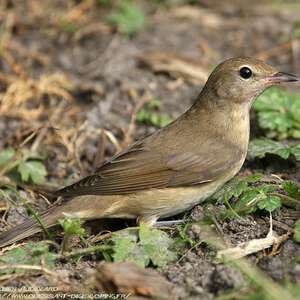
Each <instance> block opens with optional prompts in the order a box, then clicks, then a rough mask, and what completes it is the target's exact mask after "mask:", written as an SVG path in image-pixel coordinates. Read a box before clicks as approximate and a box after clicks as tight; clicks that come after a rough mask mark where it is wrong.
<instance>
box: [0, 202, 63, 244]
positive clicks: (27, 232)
mask: <svg viewBox="0 0 300 300" xmlns="http://www.w3.org/2000/svg"><path fill="white" fill-rule="evenodd" d="M62 217H63V215H62V213H61V207H59V206H55V207H53V208H50V209H49V210H47V211H46V212H44V213H42V214H41V215H40V219H41V221H42V223H43V225H44V226H45V227H46V228H48V227H51V226H53V225H55V224H56V222H57V220H58V219H59V218H62ZM41 231H43V229H42V227H41V226H40V225H39V224H38V223H37V221H36V220H34V219H30V220H27V221H25V222H24V223H22V224H19V225H17V226H15V227H13V228H11V229H9V230H7V231H5V232H3V233H1V234H0V248H1V247H5V246H8V245H10V244H12V243H15V242H18V241H20V240H22V239H24V238H27V237H29V236H31V235H33V234H35V233H38V232H41Z"/></svg>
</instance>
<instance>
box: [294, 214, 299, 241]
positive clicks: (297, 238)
mask: <svg viewBox="0 0 300 300" xmlns="http://www.w3.org/2000/svg"><path fill="white" fill-rule="evenodd" d="M293 238H294V240H295V241H296V242H297V243H300V219H299V220H298V221H297V222H296V223H295V225H294V235H293Z"/></svg>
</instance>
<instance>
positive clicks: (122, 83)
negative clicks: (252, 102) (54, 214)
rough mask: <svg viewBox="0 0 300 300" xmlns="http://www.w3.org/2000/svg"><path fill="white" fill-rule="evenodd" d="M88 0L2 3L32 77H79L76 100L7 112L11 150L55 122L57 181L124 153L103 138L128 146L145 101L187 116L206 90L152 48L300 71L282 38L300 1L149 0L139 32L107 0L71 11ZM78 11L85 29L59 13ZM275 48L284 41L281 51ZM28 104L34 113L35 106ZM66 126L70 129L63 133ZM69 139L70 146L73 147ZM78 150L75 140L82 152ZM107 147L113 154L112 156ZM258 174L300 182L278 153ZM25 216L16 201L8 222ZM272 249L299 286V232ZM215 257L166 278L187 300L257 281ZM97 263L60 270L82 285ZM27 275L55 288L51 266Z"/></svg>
mask: <svg viewBox="0 0 300 300" xmlns="http://www.w3.org/2000/svg"><path fill="white" fill-rule="evenodd" d="M254 2H255V3H254ZM80 3H81V2H80V1H71V0H68V1H64V2H62V1H53V0H51V1H50V0H49V1H48V0H45V1H29V0H28V1H23V2H19V1H13V0H11V1H3V3H1V6H0V7H2V9H3V11H2V12H1V10H0V22H2V23H3V24H6V25H5V26H9V24H8V25H7V23H8V18H9V16H13V18H12V20H13V26H12V28H11V33H10V34H11V36H10V41H14V42H16V43H17V45H21V46H22V47H23V48H25V49H27V50H26V51H27V52H26V53H30V54H31V56H30V55H26V53H25V54H24V51H22V47H18V46H17V47H16V48H10V51H11V53H12V54H13V57H14V59H15V62H14V63H15V64H16V65H21V66H22V69H23V72H24V73H25V77H28V78H33V79H38V78H39V77H40V76H41V75H45V74H53V73H55V72H60V73H62V74H64V75H65V76H66V78H69V80H70V81H71V82H72V84H73V88H72V91H71V94H72V98H73V99H72V100H66V99H61V98H59V97H53V98H51V97H44V98H45V99H44V98H43V101H42V103H40V102H39V101H40V100H41V99H38V98H35V97H33V98H32V99H31V100H30V101H29V102H28V104H27V105H29V106H32V107H35V106H36V105H40V104H41V105H42V107H43V112H42V113H41V114H40V115H39V116H38V117H37V118H34V117H33V118H29V119H25V118H23V115H22V114H17V115H14V113H15V112H14V111H12V112H10V113H9V114H7V115H6V116H3V117H1V119H0V149H2V148H4V147H6V146H8V145H10V146H15V145H20V144H21V143H22V141H23V140H24V139H25V138H26V137H28V135H29V134H30V133H32V132H33V131H35V130H37V129H38V128H40V126H50V127H52V128H50V129H47V134H46V137H47V138H45V137H44V138H43V139H42V141H41V143H40V145H39V147H38V150H39V151H41V152H44V153H46V154H47V169H48V172H49V177H48V179H49V183H51V184H53V185H56V186H63V185H65V184H67V183H70V182H73V181H74V180H75V179H77V178H79V177H81V176H84V175H86V174H88V173H90V172H91V171H93V170H95V167H96V166H95V161H96V162H97V164H98V165H99V164H100V163H101V162H102V161H103V160H104V159H105V158H108V157H110V156H111V155H113V154H114V153H115V152H116V150H118V149H116V146H114V145H113V143H110V142H108V141H107V139H106V142H103V139H102V138H101V133H100V129H106V130H107V131H109V132H110V133H111V134H112V135H113V136H114V137H115V138H116V139H117V141H119V145H121V144H122V141H123V139H124V136H126V133H127V132H128V128H129V123H130V119H131V115H132V113H133V111H134V109H135V107H136V103H137V101H138V100H139V99H141V98H145V97H150V98H158V99H160V100H161V101H162V107H161V109H160V113H168V114H169V115H170V116H171V117H172V118H176V117H177V116H179V115H180V114H181V113H182V112H184V111H185V110H186V109H187V108H188V107H189V106H190V105H191V103H192V102H193V99H194V97H196V95H197V94H198V93H199V91H200V90H201V88H202V86H203V84H204V82H203V83H202V84H201V83H200V84H199V83H198V84H195V83H192V82H191V81H189V80H185V78H182V77H180V76H176V75H173V76H169V74H166V73H165V72H158V73H155V72H153V71H152V70H151V69H150V68H148V67H146V66H145V65H143V64H142V63H141V60H140V56H141V55H146V53H149V52H151V51H153V52H160V53H166V54H170V55H176V56H180V57H183V58H186V59H191V60H195V61H197V63H199V65H200V66H201V67H202V68H203V69H204V70H206V72H207V74H208V73H209V72H210V70H211V69H212V68H213V67H214V66H215V65H216V64H217V63H218V62H220V61H222V60H224V59H226V58H229V57H233V56H244V55H249V56H258V57H261V58H263V59H264V60H266V61H267V62H270V63H271V64H273V65H276V66H277V67H278V68H279V69H281V70H283V71H288V72H297V71H298V72H299V68H300V66H299V65H297V64H295V63H294V61H293V56H292V52H291V49H290V48H289V47H284V46H283V47H278V45H282V44H284V43H286V42H287V41H288V40H289V38H290V36H291V33H292V30H293V26H294V24H295V22H296V21H299V19H300V14H299V9H298V10H297V9H293V6H292V4H289V3H286V4H281V5H280V4H279V3H277V2H276V3H277V4H276V3H275V4H274V3H273V2H272V3H271V2H270V1H251V3H247V2H246V1H222V3H221V2H220V1H199V3H198V4H197V5H195V6H193V7H192V8H191V7H185V8H187V10H184V9H183V8H184V7H183V6H177V5H176V6H175V5H174V6H172V5H171V6H162V7H161V8H159V9H158V8H157V5H156V4H154V2H153V3H152V2H150V1H138V4H139V6H140V7H141V9H142V10H143V11H144V12H145V13H146V24H145V27H144V28H143V29H142V30H141V31H140V32H138V33H137V34H136V35H133V36H132V37H127V36H124V35H123V34H121V33H118V32H116V31H114V30H111V29H110V28H107V26H106V25H105V22H104V18H105V15H106V13H107V10H109V8H107V7H103V6H101V5H98V4H94V5H93V6H92V8H88V9H87V10H86V11H85V10H84V9H83V12H81V11H80V10H76V13H78V17H77V18H76V17H74V19H72V18H71V17H70V11H71V10H72V9H74V8H76V7H78V6H79V5H80ZM67 17H68V18H69V19H71V20H72V22H74V24H77V25H76V26H78V28H79V30H77V31H76V32H75V33H73V32H72V33H71V32H68V31H66V30H65V29H64V28H63V27H62V26H61V25H60V24H61V23H60V20H61V19H64V18H67ZM93 24H94V25H95V24H96V25H97V26H98V27H97V28H98V30H94V31H93V30H91V31H90V32H88V30H87V29H88V28H89V26H90V25H93ZM275 47H278V50H275V51H270V49H273V48H275ZM12 49H13V50H12ZM20 49H21V50H20ZM34 53H39V54H40V55H41V56H42V57H45V58H46V60H47V61H48V63H44V62H41V61H39V60H38V59H36V58H35V59H34V57H35V55H34ZM13 65H14V64H13ZM0 71H1V73H3V74H4V75H7V74H9V75H13V76H17V77H18V76H20V74H18V72H16V71H13V70H12V66H10V65H9V64H7V62H5V61H0ZM0 75H1V74H0ZM0 78H1V77H0ZM0 81H1V80H0ZM5 90H6V85H5V84H4V83H3V82H2V81H1V82H0V91H1V93H4V91H5ZM59 105H62V111H63V113H62V114H61V115H59V116H60V117H58V118H57V119H55V116H56V114H59V113H60V112H59V110H58V107H59ZM24 111H25V113H26V111H27V110H26V109H25V110H24ZM16 112H18V110H16ZM49 120H50V121H49ZM51 120H52V121H51ZM83 124H84V127H83ZM254 127H255V124H253V128H254ZM154 130H156V128H155V127H154V126H146V125H143V124H137V125H136V127H135V130H134V131H133V132H132V135H131V136H130V137H129V138H130V140H131V141H133V140H135V139H137V138H139V137H141V136H144V135H145V134H149V133H151V132H153V131H154ZM63 132H66V133H69V134H68V135H65V136H63ZM75 140H76V141H78V145H77V147H75V148H74V149H73V148H72V147H71V145H73V144H74V143H75ZM66 142H67V143H68V146H65V145H64V143H66ZM68 147H70V148H68ZM70 149H73V150H72V151H73V152H72V151H71V154H70V151H69V150H70ZM100 150H101V151H102V152H103V153H102V154H101V155H99V153H100V152H101V151H100ZM99 151H100V152H99ZM291 170H292V171H291ZM247 171H248V172H250V173H253V172H256V171H260V172H265V173H272V172H273V171H279V172H280V173H284V174H286V175H285V176H286V177H287V178H290V179H292V180H296V181H298V182H299V180H300V178H299V172H298V166H297V165H295V164H293V165H288V166H285V167H284V168H283V165H282V164H279V165H278V164H277V165H276V163H275V164H274V161H271V162H268V161H264V162H263V163H262V162H254V163H253V162H248V163H246V166H245V168H244V170H243V172H247ZM26 195H27V196H28V197H31V196H30V194H26ZM31 200H32V201H33V202H34V203H35V205H36V208H37V209H41V208H44V206H45V205H46V204H45V202H43V201H42V200H36V199H35V198H32V199H31ZM289 212H290V211H289V210H287V209H284V210H282V211H280V212H279V213H278V215H275V216H274V219H275V220H277V221H279V222H282V223H284V224H286V225H287V226H290V227H291V226H292V225H293V223H294V221H295V219H296V218H295V217H290V215H289ZM26 214H27V213H26V210H25V209H24V208H11V209H9V210H8V211H7V214H6V221H7V223H9V224H12V225H13V224H17V223H20V222H21V221H22V220H23V218H24V215H25V216H26ZM190 215H191V218H192V220H194V221H197V220H200V219H201V218H202V217H203V215H204V213H203V209H202V207H200V206H199V207H196V208H194V209H193V210H192V211H191V212H190ZM220 226H221V228H222V231H223V234H224V239H225V240H226V241H228V242H229V243H231V244H232V245H237V244H239V243H241V242H245V241H248V240H252V239H255V238H262V237H265V236H266V235H267V233H268V230H269V221H268V217H266V216H255V217H253V216H248V217H245V218H242V219H234V220H227V221H222V222H221V224H220ZM274 227H275V231H276V232H278V233H279V234H282V232H283V231H284V230H283V229H282V228H281V227H280V226H279V227H278V226H277V227H276V224H275V225H274ZM2 228H6V223H1V229H2ZM189 235H190V237H191V238H192V239H194V240H196V241H200V240H201V230H200V229H199V227H197V225H194V226H193V227H192V228H191V229H190V232H189ZM268 254H269V253H268V252H266V253H258V254H254V255H251V256H250V257H249V261H251V262H252V263H253V264H255V265H257V266H258V267H259V268H260V269H261V270H263V271H264V272H265V273H266V274H268V275H269V276H271V277H272V278H273V279H274V280H275V281H277V282H280V283H283V282H284V281H286V280H290V281H292V282H294V283H298V284H299V283H300V264H299V262H298V263H296V262H295V261H293V258H294V257H296V256H299V255H300V248H299V245H297V244H296V243H295V242H293V240H292V239H289V240H287V241H286V242H284V243H283V245H282V246H281V247H280V248H279V253H278V254H277V255H275V256H270V255H268ZM212 256H213V251H212V249H211V248H210V247H208V246H207V245H202V244H200V245H199V246H198V247H196V248H195V249H192V250H191V251H188V253H187V254H186V255H185V256H184V258H183V259H182V260H181V261H180V262H179V263H176V264H174V265H170V266H169V267H168V268H166V269H164V270H163V271H162V274H163V275H164V276H165V278H167V279H168V280H169V281H170V282H171V283H173V287H174V290H175V293H176V294H177V296H178V298H179V299H205V300H209V299H213V298H214V297H215V296H218V295H221V294H223V293H224V292H227V291H231V290H233V289H236V290H239V289H242V288H243V287H244V286H245V285H246V282H245V279H244V277H243V276H242V274H241V273H240V272H239V271H238V270H236V269H234V268H231V267H229V266H225V265H223V264H220V263H218V262H215V261H213V260H212ZM97 260H98V257H97V256H91V257H89V258H88V259H84V261H82V262H79V263H78V264H77V265H76V264H70V265H68V264H62V266H61V267H60V268H58V270H57V272H58V273H65V279H66V281H69V282H71V283H72V285H73V286H76V285H77V284H78V285H80V284H81V282H83V278H82V277H84V276H83V275H82V274H85V271H86V270H90V269H92V268H93V267H94V265H95V263H96V262H97ZM26 280H29V282H31V283H32V284H35V285H37V286H47V285H49V280H47V277H46V276H45V275H42V276H39V277H37V278H35V277H31V278H29V279H26ZM23 283H24V282H23V281H22V278H21V279H20V281H18V279H15V280H13V281H9V282H7V283H6V284H8V285H19V286H21V285H22V284H23ZM50 283H51V282H50ZM57 284H58V283H57Z"/></svg>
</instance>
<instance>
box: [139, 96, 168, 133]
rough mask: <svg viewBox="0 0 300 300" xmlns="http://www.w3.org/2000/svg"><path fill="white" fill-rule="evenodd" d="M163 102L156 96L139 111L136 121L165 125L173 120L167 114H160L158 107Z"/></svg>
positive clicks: (158, 125)
mask: <svg viewBox="0 0 300 300" xmlns="http://www.w3.org/2000/svg"><path fill="white" fill-rule="evenodd" d="M161 105H162V103H161V101H160V100H159V99H157V98H154V99H152V100H151V101H150V102H149V103H147V104H146V105H145V107H144V108H142V109H141V110H139V111H138V113H137V115H136V121H137V122H138V123H143V124H148V125H153V126H156V127H159V128H161V127H164V126H166V125H168V124H169V123H171V122H172V118H171V117H170V116H169V115H167V114H159V113H158V109H159V108H160V107H161Z"/></svg>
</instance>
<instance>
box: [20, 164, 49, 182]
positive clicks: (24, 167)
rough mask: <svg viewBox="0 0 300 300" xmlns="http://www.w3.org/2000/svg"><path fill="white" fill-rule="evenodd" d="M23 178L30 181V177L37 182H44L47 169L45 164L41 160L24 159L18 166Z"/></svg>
mask: <svg viewBox="0 0 300 300" xmlns="http://www.w3.org/2000/svg"><path fill="white" fill-rule="evenodd" d="M18 172H19V174H20V175H21V179H22V180H23V181H25V182H28V181H29V180H30V179H31V180H32V182H33V183H35V184H42V183H43V182H44V181H45V177H46V175H47V171H46V168H45V166H44V165H43V164H42V163H41V162H39V161H32V160H29V161H22V162H21V163H20V164H19V166H18Z"/></svg>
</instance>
